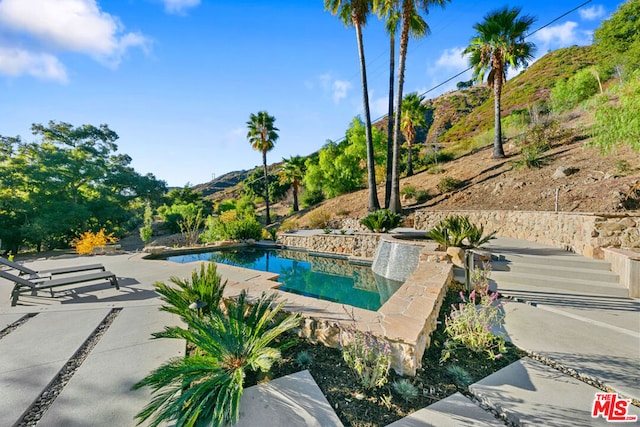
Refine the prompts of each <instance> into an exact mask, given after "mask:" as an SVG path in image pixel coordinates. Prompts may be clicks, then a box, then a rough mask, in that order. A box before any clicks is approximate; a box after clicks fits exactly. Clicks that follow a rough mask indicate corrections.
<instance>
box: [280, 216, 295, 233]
mask: <svg viewBox="0 0 640 427" xmlns="http://www.w3.org/2000/svg"><path fill="white" fill-rule="evenodd" d="M299 228H300V225H299V224H298V221H297V220H295V219H293V218H287V219H285V220H284V221H282V224H281V225H280V231H282V232H283V233H287V232H289V231H294V230H298V229H299Z"/></svg>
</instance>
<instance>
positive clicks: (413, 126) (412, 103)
mask: <svg viewBox="0 0 640 427" xmlns="http://www.w3.org/2000/svg"><path fill="white" fill-rule="evenodd" d="M423 100H424V96H421V95H418V93H417V92H412V93H408V94H407V95H406V96H405V97H404V99H403V100H402V117H400V128H401V129H402V134H403V136H404V139H405V140H406V141H407V148H408V153H407V176H411V175H413V166H412V152H411V147H412V146H413V143H414V142H415V141H416V130H417V128H424V127H426V126H427V121H426V119H425V115H426V113H427V106H426V105H424V104H423V103H422V101H423Z"/></svg>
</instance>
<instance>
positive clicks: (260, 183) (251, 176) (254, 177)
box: [242, 168, 291, 203]
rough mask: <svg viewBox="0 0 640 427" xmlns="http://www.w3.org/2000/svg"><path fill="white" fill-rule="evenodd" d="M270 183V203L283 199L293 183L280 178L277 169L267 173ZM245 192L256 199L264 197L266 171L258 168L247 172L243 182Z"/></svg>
mask: <svg viewBox="0 0 640 427" xmlns="http://www.w3.org/2000/svg"><path fill="white" fill-rule="evenodd" d="M267 178H268V181H269V183H268V185H269V203H275V202H277V201H279V200H282V199H283V198H284V196H285V195H286V194H287V191H289V188H291V184H287V183H286V182H284V181H282V180H280V176H279V174H278V173H276V172H275V171H269V172H268V174H267ZM242 184H243V186H244V193H245V194H246V195H247V196H249V197H251V198H252V199H255V198H257V197H260V198H262V197H263V195H264V171H262V170H261V169H259V168H256V169H254V170H252V171H251V172H249V173H248V174H247V177H246V179H245V180H244V181H243V182H242Z"/></svg>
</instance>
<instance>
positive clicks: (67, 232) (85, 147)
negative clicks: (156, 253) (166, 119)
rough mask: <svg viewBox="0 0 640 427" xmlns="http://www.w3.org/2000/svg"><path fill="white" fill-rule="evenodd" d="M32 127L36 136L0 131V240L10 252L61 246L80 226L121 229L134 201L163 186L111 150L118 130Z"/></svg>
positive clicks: (152, 196) (128, 225)
mask: <svg viewBox="0 0 640 427" xmlns="http://www.w3.org/2000/svg"><path fill="white" fill-rule="evenodd" d="M32 131H33V134H34V135H36V136H38V137H40V138H41V140H40V141H38V142H32V143H23V142H22V140H21V139H20V137H2V136H0V153H1V154H0V172H2V173H0V188H2V190H1V191H0V222H1V223H2V224H0V225H2V227H0V228H1V229H2V231H1V232H0V238H2V239H3V240H4V239H6V240H5V242H6V243H9V244H10V245H11V246H12V247H11V249H12V250H13V251H17V250H18V248H19V246H20V245H22V244H28V245H32V246H35V247H36V248H37V249H38V250H39V249H41V247H42V246H43V245H45V246H47V247H48V248H53V247H59V246H65V245H68V244H69V242H70V241H71V240H72V239H73V238H74V237H76V236H77V235H79V234H80V233H82V232H85V231H88V230H89V231H97V230H99V229H101V228H105V229H106V231H107V232H109V233H111V232H115V233H116V234H121V233H123V232H125V231H128V230H129V229H132V228H134V227H136V226H137V224H138V223H139V216H141V214H142V206H143V203H141V202H140V200H149V201H157V200H159V198H160V196H161V195H162V194H164V192H166V184H165V183H164V182H162V181H158V180H157V179H156V178H155V177H154V176H153V175H145V176H141V175H140V174H138V173H137V172H135V170H133V168H131V167H130V166H129V164H130V162H131V158H130V157H129V156H127V155H125V154H118V153H117V145H116V144H115V141H116V140H117V138H118V135H117V134H116V133H115V132H114V131H112V130H111V129H109V127H108V126H107V125H100V126H99V127H95V126H91V125H82V126H79V127H73V126H72V125H70V124H68V123H64V122H53V121H51V122H49V124H48V126H43V125H41V124H34V125H33V126H32ZM5 227H10V228H5Z"/></svg>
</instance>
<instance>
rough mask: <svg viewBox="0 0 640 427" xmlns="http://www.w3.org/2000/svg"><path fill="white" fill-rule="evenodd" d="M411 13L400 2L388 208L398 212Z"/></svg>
mask: <svg viewBox="0 0 640 427" xmlns="http://www.w3.org/2000/svg"><path fill="white" fill-rule="evenodd" d="M410 13H411V0H404V1H403V4H402V30H401V32H400V61H399V62H398V93H397V94H396V107H395V108H394V110H395V111H394V113H395V117H396V120H394V122H393V167H392V169H391V175H392V181H393V185H392V186H391V199H390V200H389V210H390V211H391V212H393V213H400V212H401V211H402V205H401V204H400V116H401V115H402V89H403V87H404V68H405V62H406V61H405V60H406V57H407V47H408V46H409V28H410V22H409V16H410Z"/></svg>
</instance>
